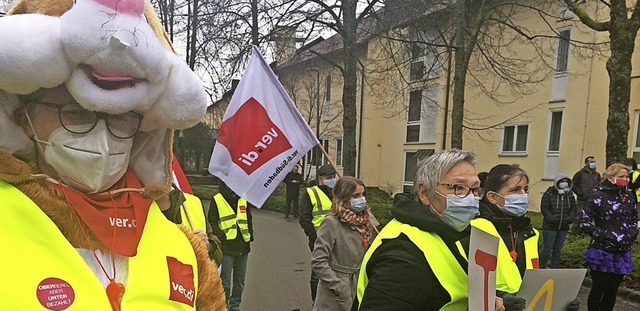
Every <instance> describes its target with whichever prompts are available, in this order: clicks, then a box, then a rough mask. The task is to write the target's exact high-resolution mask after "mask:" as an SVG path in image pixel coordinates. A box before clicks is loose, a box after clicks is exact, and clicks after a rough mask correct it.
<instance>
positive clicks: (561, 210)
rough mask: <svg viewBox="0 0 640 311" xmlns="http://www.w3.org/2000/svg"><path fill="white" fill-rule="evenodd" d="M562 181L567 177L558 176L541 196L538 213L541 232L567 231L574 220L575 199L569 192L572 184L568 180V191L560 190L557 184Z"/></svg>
mask: <svg viewBox="0 0 640 311" xmlns="http://www.w3.org/2000/svg"><path fill="white" fill-rule="evenodd" d="M562 179H568V177H567V175H564V174H558V176H556V178H555V180H554V182H553V186H551V187H549V188H548V189H547V191H545V192H544V194H542V201H541V203H540V211H541V212H542V216H543V218H542V229H543V230H556V231H569V226H570V225H571V223H573V221H574V220H575V219H576V197H575V195H574V194H573V192H572V191H571V187H572V182H571V180H569V188H568V189H560V187H558V183H559V181H560V180H562Z"/></svg>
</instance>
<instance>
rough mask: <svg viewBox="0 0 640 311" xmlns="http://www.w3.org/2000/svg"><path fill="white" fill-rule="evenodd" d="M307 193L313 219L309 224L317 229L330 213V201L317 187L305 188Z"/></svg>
mask: <svg viewBox="0 0 640 311" xmlns="http://www.w3.org/2000/svg"><path fill="white" fill-rule="evenodd" d="M307 193H308V194H309V199H310V201H311V206H312V209H311V215H313V219H312V220H311V223H313V226H314V227H316V228H318V227H319V226H320V224H321V223H322V220H324V218H325V217H327V215H328V214H329V212H330V211H331V199H329V197H328V196H327V195H326V194H324V192H322V190H321V189H320V188H319V187H318V186H313V187H309V188H307Z"/></svg>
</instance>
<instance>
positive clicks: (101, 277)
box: [0, 0, 225, 310]
mask: <svg viewBox="0 0 640 311" xmlns="http://www.w3.org/2000/svg"><path fill="white" fill-rule="evenodd" d="M206 105H207V94H206V93H205V91H204V88H203V85H202V82H201V81H200V79H199V78H198V77H197V76H196V75H195V74H194V73H193V72H192V71H191V70H190V69H189V68H188V66H187V65H186V64H185V63H184V62H183V61H182V60H181V59H180V58H179V57H178V56H177V55H176V54H175V52H174V51H173V47H172V45H171V42H170V41H169V40H168V38H167V35H166V33H165V32H164V31H163V28H162V26H161V25H160V23H159V20H158V17H157V16H156V14H155V12H154V11H153V9H152V7H151V5H150V4H149V3H147V2H145V0H75V1H72V0H17V1H16V2H15V3H14V4H13V5H12V6H11V7H10V8H9V10H8V12H7V16H5V17H1V18H0V202H1V203H0V205H2V208H0V245H2V246H3V249H4V251H3V256H0V273H1V274H2V275H3V278H2V279H3V281H2V282H0V310H225V299H224V291H223V289H222V284H221V282H220V278H219V276H218V274H217V271H216V267H215V265H214V264H213V262H211V261H210V260H209V257H208V253H207V245H206V244H205V243H204V241H203V240H202V238H200V237H198V236H197V235H196V234H194V233H193V232H191V231H190V230H188V229H186V228H185V227H183V226H181V225H175V224H173V223H172V222H170V221H169V220H167V218H166V217H165V216H164V215H163V211H166V210H167V209H169V208H170V202H169V199H168V196H167V193H168V192H169V191H170V189H171V180H172V178H171V162H172V161H171V160H172V152H171V143H172V140H173V130H174V129H180V128H187V127H190V126H193V125H194V124H196V123H197V122H198V121H199V120H200V119H201V118H202V116H203V115H204V113H205V110H206Z"/></svg>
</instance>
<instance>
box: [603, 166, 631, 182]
mask: <svg viewBox="0 0 640 311" xmlns="http://www.w3.org/2000/svg"><path fill="white" fill-rule="evenodd" d="M620 170H625V171H627V174H628V173H629V169H628V168H627V166H626V165H624V164H622V163H613V164H611V165H609V167H607V170H606V171H605V172H604V173H603V174H602V178H604V179H609V178H612V177H614V176H616V175H617V174H618V172H620Z"/></svg>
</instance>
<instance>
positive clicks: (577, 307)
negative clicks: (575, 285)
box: [566, 297, 581, 311]
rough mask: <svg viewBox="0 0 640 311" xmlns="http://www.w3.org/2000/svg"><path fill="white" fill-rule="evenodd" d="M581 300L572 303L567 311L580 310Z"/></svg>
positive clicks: (577, 299)
mask: <svg viewBox="0 0 640 311" xmlns="http://www.w3.org/2000/svg"><path fill="white" fill-rule="evenodd" d="M580 302H581V301H580V298H578V297H576V299H574V300H573V301H572V302H570V303H569V304H568V305H567V309H566V310H567V311H578V310H580Z"/></svg>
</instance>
